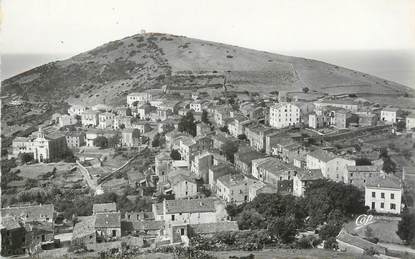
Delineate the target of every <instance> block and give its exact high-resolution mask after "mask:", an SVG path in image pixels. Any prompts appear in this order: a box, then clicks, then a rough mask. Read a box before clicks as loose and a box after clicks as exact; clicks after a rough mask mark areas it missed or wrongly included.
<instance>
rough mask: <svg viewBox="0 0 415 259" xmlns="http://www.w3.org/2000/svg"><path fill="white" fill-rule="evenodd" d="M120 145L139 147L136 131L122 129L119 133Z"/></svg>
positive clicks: (137, 132) (138, 135)
mask: <svg viewBox="0 0 415 259" xmlns="http://www.w3.org/2000/svg"><path fill="white" fill-rule="evenodd" d="M121 145H122V146H123V147H137V146H139V145H140V132H139V131H138V129H124V130H122V131H121Z"/></svg>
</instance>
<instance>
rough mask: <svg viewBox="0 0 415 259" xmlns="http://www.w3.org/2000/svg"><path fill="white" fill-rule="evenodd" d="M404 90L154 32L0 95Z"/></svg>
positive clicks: (27, 75) (13, 81) (42, 69)
mask: <svg viewBox="0 0 415 259" xmlns="http://www.w3.org/2000/svg"><path fill="white" fill-rule="evenodd" d="M225 80H226V82H227V83H228V84H229V85H230V86H231V88H234V89H235V90H238V91H241V90H242V91H245V90H248V91H256V92H271V91H275V90H278V91H281V90H283V91H293V92H295V91H301V89H303V88H304V87H308V88H309V89H310V91H316V92H321V93H329V94H343V93H344V94H350V93H367V94H388V95H404V94H405V93H406V92H410V91H411V90H410V89H409V88H408V87H406V86H403V85H400V84H398V83H395V82H391V81H388V80H384V79H380V78H377V77H374V76H371V75H368V74H364V73H360V72H357V71H353V70H349V69H346V68H342V67H339V66H335V65H330V64H327V63H324V62H320V61H316V60H310V59H304V58H297V57H290V56H283V55H277V54H273V53H269V52H263V51H258V50H252V49H246V48H241V47H236V46H231V45H226V44H221V43H215V42H209V41H203V40H198V39H192V38H187V37H183V36H175V35H169V34H160V33H145V34H137V35H133V36H130V37H126V38H124V39H121V40H116V41H112V42H109V43H107V44H104V45H102V46H99V47H97V48H95V49H93V50H90V51H87V52H84V53H81V54H79V55H76V56H74V57H72V58H69V59H67V60H63V61H56V62H52V63H49V64H45V65H42V66H39V67H37V68H34V69H32V70H29V71H27V72H24V73H22V74H19V75H17V76H14V77H12V78H9V79H7V80H5V81H4V82H3V87H2V88H3V89H2V90H3V95H13V94H16V95H21V96H23V97H25V98H27V99H28V100H32V101H47V100H51V98H53V99H54V100H60V101H67V100H71V102H82V103H85V104H96V103H101V102H105V103H119V102H120V101H121V100H124V98H125V96H126V95H127V94H128V93H130V92H133V91H140V90H143V89H149V88H161V87H162V86H163V85H167V86H168V87H170V88H176V89H186V88H190V89H196V88H203V87H218V86H221V85H222V84H223V83H224V81H225Z"/></svg>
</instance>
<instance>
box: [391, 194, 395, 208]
mask: <svg viewBox="0 0 415 259" xmlns="http://www.w3.org/2000/svg"><path fill="white" fill-rule="evenodd" d="M394 199H395V194H393V193H391V200H394ZM391 205H392V204H391Z"/></svg>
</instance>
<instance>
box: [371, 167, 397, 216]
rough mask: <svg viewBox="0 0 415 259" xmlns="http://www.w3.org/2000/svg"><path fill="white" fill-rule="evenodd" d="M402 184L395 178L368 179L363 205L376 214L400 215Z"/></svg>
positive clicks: (384, 176)
mask: <svg viewBox="0 0 415 259" xmlns="http://www.w3.org/2000/svg"><path fill="white" fill-rule="evenodd" d="M402 191H403V190H402V184H401V182H400V180H399V179H398V178H397V177H395V176H386V175H383V176H381V177H377V178H376V179H370V181H368V183H366V186H365V205H366V206H368V207H369V208H370V209H371V210H375V211H376V212H378V213H391V214H400V213H401V200H402Z"/></svg>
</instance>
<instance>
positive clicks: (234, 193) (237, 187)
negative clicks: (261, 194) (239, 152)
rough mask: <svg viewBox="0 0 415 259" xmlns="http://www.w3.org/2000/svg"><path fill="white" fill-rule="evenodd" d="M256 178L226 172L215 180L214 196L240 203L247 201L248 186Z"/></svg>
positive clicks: (229, 201)
mask: <svg viewBox="0 0 415 259" xmlns="http://www.w3.org/2000/svg"><path fill="white" fill-rule="evenodd" d="M255 182H258V181H257V180H254V179H250V178H247V177H246V176H243V175H242V174H227V175H224V176H221V177H219V178H218V179H217V180H216V196H217V197H219V198H221V199H222V200H224V201H225V202H227V203H235V204H241V203H244V202H248V201H249V186H251V185H253V184H254V183H255Z"/></svg>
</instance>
